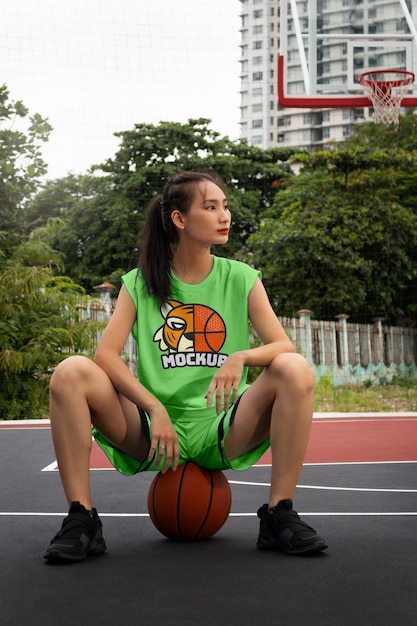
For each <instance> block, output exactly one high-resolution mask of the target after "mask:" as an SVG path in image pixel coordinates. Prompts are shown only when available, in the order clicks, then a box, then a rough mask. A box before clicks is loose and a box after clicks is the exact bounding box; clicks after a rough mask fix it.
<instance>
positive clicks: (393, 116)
mask: <svg viewBox="0 0 417 626" xmlns="http://www.w3.org/2000/svg"><path fill="white" fill-rule="evenodd" d="M358 81H359V83H360V84H361V85H362V87H363V90H364V92H365V94H366V95H367V96H368V98H369V99H370V100H371V102H372V106H373V108H374V114H373V121H374V122H380V123H381V124H398V120H399V117H400V108H401V102H402V99H403V97H404V96H405V94H406V93H407V90H408V87H409V85H411V83H413V82H414V74H413V72H408V71H406V70H380V71H378V72H364V73H363V74H361V75H360V76H359V79H358Z"/></svg>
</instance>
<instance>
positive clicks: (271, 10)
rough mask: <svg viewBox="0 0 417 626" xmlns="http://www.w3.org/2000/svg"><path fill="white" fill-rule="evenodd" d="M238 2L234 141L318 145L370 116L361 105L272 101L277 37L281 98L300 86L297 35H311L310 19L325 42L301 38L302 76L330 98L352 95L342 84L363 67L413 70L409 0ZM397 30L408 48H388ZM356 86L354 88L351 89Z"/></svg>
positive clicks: (414, 8)
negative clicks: (237, 127)
mask: <svg viewBox="0 0 417 626" xmlns="http://www.w3.org/2000/svg"><path fill="white" fill-rule="evenodd" d="M240 2H241V107H240V108H241V113H240V122H241V137H242V138H244V139H246V140H247V141H248V143H249V144H251V145H257V146H259V147H262V148H267V147H272V146H294V147H300V148H313V147H320V146H322V145H324V144H326V143H328V142H329V141H335V140H336V141H337V140H341V139H343V138H344V137H347V136H348V135H350V134H351V132H352V129H353V127H354V126H355V125H357V124H359V123H361V122H363V121H364V120H367V119H370V118H371V117H372V109H370V108H368V107H364V108H314V109H308V108H283V107H282V106H280V105H279V104H278V96H277V58H278V55H279V53H280V49H281V48H282V46H281V41H280V38H281V37H285V49H286V53H287V54H286V59H285V63H286V76H287V81H286V84H285V88H286V89H287V90H288V93H293V94H296V93H301V92H302V91H303V89H305V85H303V84H302V83H303V68H302V58H301V59H300V53H299V43H300V40H302V35H301V32H303V31H305V32H307V31H308V30H309V28H310V32H311V25H312V20H314V28H315V29H317V32H319V33H327V34H329V33H330V39H321V38H320V36H319V37H318V38H316V39H315V40H311V39H310V40H308V41H304V43H305V48H306V49H307V54H309V52H308V49H309V47H310V51H313V52H314V54H313V55H312V56H311V55H310V57H309V58H308V59H307V60H308V61H309V62H310V66H309V71H310V76H313V77H314V81H315V82H314V88H315V89H318V90H319V92H320V93H322V94H326V93H332V89H334V93H336V92H338V93H346V94H347V93H349V92H350V91H349V90H352V85H351V84H350V82H352V80H353V79H355V80H356V79H357V76H358V74H359V73H360V72H361V71H363V70H364V69H369V68H371V69H372V68H373V67H378V68H381V67H385V68H388V67H391V68H397V69H400V68H404V69H409V67H410V65H411V66H413V67H417V65H416V62H417V59H416V58H415V55H416V52H415V50H416V48H417V46H416V41H415V40H414V39H417V35H416V31H415V29H414V34H415V35H416V37H414V38H413V24H411V23H410V21H411V20H415V19H416V16H417V0H240ZM283 2H287V5H285V7H284V8H285V29H284V28H283V24H284V22H283V19H282V15H283ZM312 3H313V4H312ZM312 6H313V12H312ZM294 7H296V12H295V14H294ZM291 11H292V12H291ZM404 11H405V12H406V14H408V19H407V18H406V17H405V14H404ZM294 15H295V17H294ZM336 33H337V34H336ZM402 33H404V34H406V35H407V36H409V37H410V39H409V41H407V43H406V44H404V45H406V46H408V47H407V50H406V51H405V48H401V47H399V46H396V43H391V42H393V41H394V38H395V37H396V36H400V35H401V34H402ZM364 36H365V37H369V41H367V43H366V44H365V45H364V44H363V42H362V41H361V39H358V40H356V44H355V37H359V38H363V37H364ZM332 37H333V39H332ZM372 38H374V39H372ZM375 38H376V39H375ZM377 40H378V41H377ZM313 45H314V50H313ZM409 51H411V52H410V54H411V57H410V55H409V54H408V52H409ZM406 53H407V54H406ZM406 56H407V58H406ZM306 65H307V63H306ZM349 72H350V73H351V75H350V74H349ZM304 78H305V76H304ZM357 87H358V90H359V85H358V86H357ZM358 92H359V91H357V93H358Z"/></svg>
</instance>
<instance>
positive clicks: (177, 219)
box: [171, 209, 184, 230]
mask: <svg viewBox="0 0 417 626" xmlns="http://www.w3.org/2000/svg"><path fill="white" fill-rule="evenodd" d="M171 219H172V221H173V222H174V226H176V227H177V228H179V229H180V230H183V228H184V219H183V215H182V213H181V211H178V209H175V210H174V211H172V213H171Z"/></svg>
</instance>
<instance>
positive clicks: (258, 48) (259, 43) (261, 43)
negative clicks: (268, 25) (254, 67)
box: [253, 39, 264, 50]
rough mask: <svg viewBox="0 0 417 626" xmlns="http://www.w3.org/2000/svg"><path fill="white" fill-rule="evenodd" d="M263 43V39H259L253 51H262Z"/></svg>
mask: <svg viewBox="0 0 417 626" xmlns="http://www.w3.org/2000/svg"><path fill="white" fill-rule="evenodd" d="M263 43H264V42H263V41H262V39H258V40H257V41H254V42H253V49H254V50H260V49H261V48H262V47H263Z"/></svg>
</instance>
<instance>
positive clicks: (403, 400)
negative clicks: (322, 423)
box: [314, 376, 417, 413]
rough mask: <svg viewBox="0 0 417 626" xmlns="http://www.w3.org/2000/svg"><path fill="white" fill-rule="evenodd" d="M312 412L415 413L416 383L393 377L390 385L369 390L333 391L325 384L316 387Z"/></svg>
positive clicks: (357, 387)
mask: <svg viewBox="0 0 417 626" xmlns="http://www.w3.org/2000/svg"><path fill="white" fill-rule="evenodd" d="M314 411H315V412H318V413H328V412H336V413H345V412H350V411H360V412H365V413H366V412H370V411H378V412H383V411H387V412H388V411H417V379H416V378H411V377H405V376H402V377H399V376H398V377H396V378H395V379H393V381H392V382H391V383H386V384H384V385H374V386H369V385H367V384H366V383H365V384H363V385H346V386H342V387H333V386H332V385H331V384H329V382H328V381H326V380H324V381H320V382H317V383H316V390H315V401H314Z"/></svg>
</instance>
